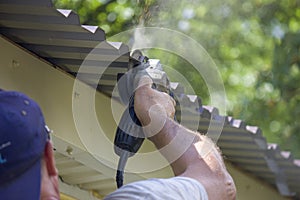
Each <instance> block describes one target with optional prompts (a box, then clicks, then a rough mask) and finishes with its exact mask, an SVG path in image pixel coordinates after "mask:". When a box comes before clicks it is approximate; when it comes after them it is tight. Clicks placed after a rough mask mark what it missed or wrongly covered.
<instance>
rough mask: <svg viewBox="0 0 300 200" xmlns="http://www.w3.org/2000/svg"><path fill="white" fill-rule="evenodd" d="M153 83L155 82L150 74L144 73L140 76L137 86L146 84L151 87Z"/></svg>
mask: <svg viewBox="0 0 300 200" xmlns="http://www.w3.org/2000/svg"><path fill="white" fill-rule="evenodd" d="M152 84H153V81H152V79H151V78H150V77H149V76H146V75H144V76H142V77H141V78H140V80H139V83H138V87H137V88H140V87H144V86H146V87H151V86H152Z"/></svg>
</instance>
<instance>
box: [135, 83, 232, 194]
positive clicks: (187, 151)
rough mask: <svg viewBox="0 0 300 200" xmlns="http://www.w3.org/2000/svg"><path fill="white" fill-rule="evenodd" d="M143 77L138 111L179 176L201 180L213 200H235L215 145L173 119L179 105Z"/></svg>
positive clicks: (136, 105) (147, 130)
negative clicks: (175, 107)
mask: <svg viewBox="0 0 300 200" xmlns="http://www.w3.org/2000/svg"><path fill="white" fill-rule="evenodd" d="M151 83H152V82H151V80H150V79H149V78H142V79H141V81H140V84H139V88H138V89H137V90H136V93H135V111H136V113H137V116H138V118H139V119H140V121H141V122H142V124H143V125H144V127H145V133H146V135H147V136H148V138H149V140H151V141H152V142H153V143H154V145H155V146H156V148H157V149H159V150H160V152H161V153H162V155H163V156H164V157H165V158H166V159H167V160H168V161H169V162H170V164H171V167H172V169H173V172H174V174H175V175H176V176H185V177H190V178H194V179H196V180H197V181H199V182H200V183H201V184H202V185H203V186H204V187H205V189H206V191H207V193H208V196H209V199H212V200H214V199H225V200H227V199H228V200H231V199H235V196H236V189H235V185H234V182H233V179H232V177H231V176H230V174H229V173H228V172H227V170H226V167H225V165H224V162H223V159H222V157H221V155H220V153H219V150H218V148H217V147H216V146H215V144H214V143H213V142H212V141H211V140H210V139H209V138H207V137H206V136H201V135H200V134H198V133H195V132H193V131H190V130H188V129H186V128H185V127H183V126H181V125H179V124H178V123H176V122H175V121H174V120H172V118H173V115H174V112H175V109H174V105H175V102H174V101H173V99H171V98H170V97H169V96H168V95H167V94H165V93H161V92H158V91H156V90H153V89H151Z"/></svg>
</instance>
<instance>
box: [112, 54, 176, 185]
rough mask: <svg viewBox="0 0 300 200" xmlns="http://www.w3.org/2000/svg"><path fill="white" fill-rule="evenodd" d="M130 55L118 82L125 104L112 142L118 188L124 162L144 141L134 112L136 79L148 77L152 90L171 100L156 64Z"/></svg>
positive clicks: (136, 55)
mask: <svg viewBox="0 0 300 200" xmlns="http://www.w3.org/2000/svg"><path fill="white" fill-rule="evenodd" d="M134 54H135V55H134V56H135V57H132V63H131V69H130V70H129V71H128V72H127V73H126V74H123V75H122V76H121V77H120V78H119V81H118V90H119V94H120V97H121V100H122V101H123V103H124V104H125V105H128V107H127V108H126V109H125V111H124V112H123V115H122V117H121V120H120V122H119V124H118V128H117V131H116V135H115V139H114V150H115V153H116V154H117V155H118V156H120V159H119V164H118V169H117V175H116V182H117V187H118V188H119V187H121V186H122V185H123V172H124V169H125V165H126V162H127V159H128V158H129V157H131V156H133V155H134V154H135V153H136V152H137V151H138V150H139V149H140V147H141V145H142V144H143V141H144V139H145V136H144V133H143V128H142V125H141V122H140V121H139V119H138V117H137V116H136V114H135V111H134V91H135V89H136V87H137V85H138V81H139V79H140V78H141V77H142V76H145V75H146V76H149V77H150V78H151V79H152V81H153V86H152V88H154V89H157V90H159V91H162V92H167V93H168V94H169V95H170V96H172V97H174V95H173V93H172V91H171V89H170V83H169V79H168V77H167V75H166V73H165V72H164V71H163V69H162V66H161V64H160V61H159V60H157V59H148V58H147V57H145V56H143V55H142V54H141V53H140V52H135V53H134Z"/></svg>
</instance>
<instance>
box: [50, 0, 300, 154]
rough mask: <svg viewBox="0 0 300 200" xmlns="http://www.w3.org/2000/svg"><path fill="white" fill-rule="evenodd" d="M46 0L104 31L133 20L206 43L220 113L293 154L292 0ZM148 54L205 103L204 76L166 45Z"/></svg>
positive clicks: (296, 75) (298, 111)
mask: <svg viewBox="0 0 300 200" xmlns="http://www.w3.org/2000/svg"><path fill="white" fill-rule="evenodd" d="M54 2H55V5H56V6H57V7H59V8H69V9H73V10H75V11H76V12H77V13H79V15H80V17H81V22H82V23H83V24H90V25H99V26H100V27H101V28H103V29H104V30H105V31H106V33H107V34H108V36H110V35H114V34H116V33H119V32H122V31H125V30H127V29H130V28H133V27H136V26H138V25H144V26H158V27H165V28H170V29H173V30H178V31H181V32H184V33H185V34H187V35H189V36H191V37H192V38H194V39H195V40H197V41H198V42H199V43H200V44H201V45H203V47H204V48H205V49H206V50H207V51H208V53H209V54H210V56H211V57H212V58H213V59H214V61H215V62H216V64H217V66H218V68H219V70H220V73H221V74H222V78H223V81H224V85H225V88H226V93H227V97H228V108H227V109H228V115H232V116H233V117H234V118H241V119H243V120H245V121H246V122H247V123H248V124H251V125H255V126H259V127H261V128H262V130H263V133H264V135H265V136H266V137H267V139H268V142H272V143H273V142H274V143H279V144H280V145H281V148H282V149H285V150H291V151H293V153H294V154H295V155H297V157H300V118H299V116H300V88H299V83H300V1H299V0H285V1H277V0H225V1H221V0H214V1H200V0H177V1H168V0H160V1H159V0H146V1H142V0H55V1H54ZM149 54H150V56H152V57H156V58H159V59H161V60H162V63H164V62H167V63H168V64H169V65H173V66H172V67H174V68H175V69H176V70H178V71H179V72H180V73H181V74H183V75H184V76H185V77H186V78H187V79H188V80H189V81H190V83H191V84H192V86H193V88H194V89H195V90H196V92H197V94H198V95H199V96H201V98H202V99H203V101H204V103H208V100H209V96H208V92H207V89H206V86H205V83H204V82H203V81H202V79H201V77H200V76H199V75H198V73H194V72H193V69H192V67H191V66H189V63H188V61H187V60H185V59H184V58H178V57H176V56H175V55H172V54H170V53H168V52H161V51H149ZM183 66H184V67H183ZM199 80H200V81H199Z"/></svg>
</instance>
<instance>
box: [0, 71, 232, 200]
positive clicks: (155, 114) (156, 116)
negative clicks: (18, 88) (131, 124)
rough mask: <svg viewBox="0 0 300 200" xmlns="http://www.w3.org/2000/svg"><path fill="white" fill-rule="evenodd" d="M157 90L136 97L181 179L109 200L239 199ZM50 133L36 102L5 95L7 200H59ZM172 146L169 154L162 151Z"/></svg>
mask: <svg viewBox="0 0 300 200" xmlns="http://www.w3.org/2000/svg"><path fill="white" fill-rule="evenodd" d="M151 85H152V81H151V79H150V78H148V77H143V78H142V79H141V81H140V83H139V87H138V89H137V90H136V92H135V111H136V114H137V116H138V118H139V119H140V121H141V123H142V124H143V126H144V128H145V134H146V136H147V137H148V139H149V140H150V141H152V142H153V143H154V144H155V146H156V147H157V149H159V150H160V151H161V153H162V154H163V156H165V158H166V159H167V160H169V161H170V163H171V167H172V169H173V172H174V174H175V175H176V177H174V178H170V179H149V180H145V181H139V182H135V183H131V184H128V185H125V186H123V187H121V188H120V189H118V190H116V191H115V192H113V193H112V194H110V195H108V196H107V197H106V199H110V200H113V199H130V200H134V199H138V200H140V199H153V200H154V199H168V200H169V199H174V200H182V199H187V200H192V199H197V200H206V199H210V200H221V199H222V200H232V199H235V195H236V189H235V186H234V182H233V180H232V178H231V176H230V175H229V173H228V172H227V170H226V168H225V165H224V163H223V160H222V157H221V156H220V154H219V152H218V150H217V148H216V147H215V145H214V144H213V143H212V142H211V141H210V140H209V139H208V138H206V137H205V136H200V135H199V134H197V133H193V132H192V131H190V130H188V129H186V128H184V127H182V126H180V125H179V124H177V123H176V122H175V121H174V120H173V116H174V113H175V108H174V106H175V102H174V100H173V99H172V98H171V97H169V96H168V95H167V94H166V93H162V92H158V91H156V90H153V89H152V88H151ZM45 127H46V126H45V123H44V118H43V115H42V113H41V111H40V109H39V107H38V105H37V104H36V103H35V102H34V101H33V100H31V99H29V98H28V97H27V96H25V95H23V94H20V93H17V92H3V91H2V92H1V91H0V194H1V199H4V200H11V199H17V200H18V199H26V200H27V199H30V200H35V199H39V197H40V199H49V200H55V199H59V191H58V179H57V176H58V174H57V170H56V168H55V164H54V156H53V151H52V145H51V142H50V141H49V131H48V130H47V128H45ZM173 140H175V143H173V142H172V141H173ZM166 145H168V149H167V150H162V149H163V147H164V146H166ZM182 149H183V150H184V151H182ZM177 152H183V153H182V154H181V155H180V156H179V157H178V158H177V159H176V160H175V161H174V160H172V155H173V153H175V154H176V153H177Z"/></svg>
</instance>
